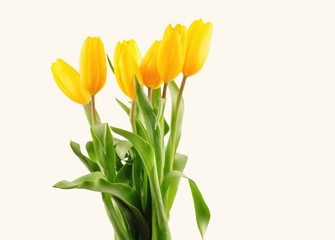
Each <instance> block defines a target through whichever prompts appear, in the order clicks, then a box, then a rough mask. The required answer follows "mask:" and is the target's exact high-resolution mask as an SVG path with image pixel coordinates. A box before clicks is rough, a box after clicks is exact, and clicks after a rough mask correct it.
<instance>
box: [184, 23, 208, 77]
mask: <svg viewBox="0 0 335 240" xmlns="http://www.w3.org/2000/svg"><path fill="white" fill-rule="evenodd" d="M212 32H213V25H212V23H210V22H208V23H206V24H205V23H204V22H203V20H202V19H200V20H195V21H194V22H193V23H192V24H191V26H190V27H189V29H188V31H187V43H186V55H185V62H184V67H183V70H182V72H183V74H184V75H185V76H187V77H189V76H192V75H194V74H196V73H197V72H199V71H200V69H201V68H202V66H203V65H204V63H205V61H206V59H207V56H208V51H209V46H210V42H211V38H212Z"/></svg>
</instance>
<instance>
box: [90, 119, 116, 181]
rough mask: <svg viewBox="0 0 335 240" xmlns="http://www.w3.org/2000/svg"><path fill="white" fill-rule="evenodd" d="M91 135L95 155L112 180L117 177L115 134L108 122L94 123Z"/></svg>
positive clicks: (108, 177)
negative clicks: (113, 134)
mask: <svg viewBox="0 0 335 240" xmlns="http://www.w3.org/2000/svg"><path fill="white" fill-rule="evenodd" d="M91 135H92V138H93V145H94V150H95V155H96V156H97V158H98V160H99V162H100V165H101V166H102V167H103V171H104V173H105V175H106V177H107V179H108V180H109V181H110V182H113V181H114V177H115V165H116V163H115V158H116V156H115V150H114V143H113V136H112V133H111V131H110V129H109V126H108V124H107V123H102V124H98V125H94V126H92V127H91Z"/></svg>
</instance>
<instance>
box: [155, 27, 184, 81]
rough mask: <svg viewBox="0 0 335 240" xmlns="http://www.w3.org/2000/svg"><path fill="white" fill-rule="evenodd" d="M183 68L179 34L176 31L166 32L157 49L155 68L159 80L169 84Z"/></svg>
mask: <svg viewBox="0 0 335 240" xmlns="http://www.w3.org/2000/svg"><path fill="white" fill-rule="evenodd" d="M182 67H183V54H182V45H181V37H180V34H179V33H178V32H177V31H176V30H170V31H168V32H167V33H166V34H165V36H164V38H163V40H162V42H161V44H160V46H159V49H158V56H157V68H158V73H159V75H160V77H161V79H162V80H163V81H164V82H165V83H168V82H171V81H172V80H173V79H175V78H176V77H177V76H178V75H179V73H180V71H181V69H182Z"/></svg>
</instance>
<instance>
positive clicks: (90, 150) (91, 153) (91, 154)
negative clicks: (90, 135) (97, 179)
mask: <svg viewBox="0 0 335 240" xmlns="http://www.w3.org/2000/svg"><path fill="white" fill-rule="evenodd" d="M85 147H86V151H87V153H88V156H89V157H90V159H92V161H94V162H95V163H98V159H97V156H96V155H95V150H94V145H93V142H92V141H88V142H87V143H86V146H85Z"/></svg>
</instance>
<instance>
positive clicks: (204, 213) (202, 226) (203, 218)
mask: <svg viewBox="0 0 335 240" xmlns="http://www.w3.org/2000/svg"><path fill="white" fill-rule="evenodd" d="M181 177H183V178H187V179H188V182H189V185H190V189H191V192H192V197H193V203H194V210H195V216H196V220H197V225H198V229H199V231H200V233H201V236H202V239H204V237H205V233H206V230H207V227H208V224H209V220H210V217H211V214H210V211H209V208H208V206H207V204H206V202H205V200H204V198H203V197H202V195H201V192H200V191H199V189H198V187H197V185H196V184H195V182H194V181H193V180H192V179H190V178H188V177H186V176H185V175H184V173H182V172H180V171H175V170H174V171H171V172H169V173H168V174H167V175H166V176H165V178H164V181H163V183H162V196H163V199H165V202H166V195H167V191H168V188H169V187H170V185H171V184H172V183H173V182H175V181H176V180H178V179H180V178H181Z"/></svg>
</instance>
